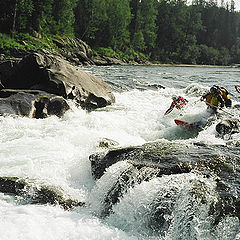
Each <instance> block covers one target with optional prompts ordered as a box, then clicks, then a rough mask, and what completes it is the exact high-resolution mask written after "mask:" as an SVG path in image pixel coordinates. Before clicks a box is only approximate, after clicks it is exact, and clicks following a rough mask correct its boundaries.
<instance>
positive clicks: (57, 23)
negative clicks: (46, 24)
mask: <svg viewBox="0 0 240 240" xmlns="http://www.w3.org/2000/svg"><path fill="white" fill-rule="evenodd" d="M75 6H76V0H54V1H53V7H52V15H53V22H54V24H53V26H52V27H53V33H54V34H57V33H58V34H59V33H61V34H65V35H74V28H73V27H74V21H75V17H74V8H75Z"/></svg>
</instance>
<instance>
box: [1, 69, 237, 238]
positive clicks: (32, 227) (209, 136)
mask: <svg viewBox="0 0 240 240" xmlns="http://www.w3.org/2000/svg"><path fill="white" fill-rule="evenodd" d="M103 70H104V69H103ZM95 71H96V70H95ZM104 71H105V70H104ZM122 71H124V69H122ZM168 71H170V70H168ZM143 72H144V70H143ZM101 74H103V73H101ZM101 74H100V75H101ZM125 74H126V76H125V77H126V78H128V75H127V73H125ZM151 74H153V75H154V73H151ZM151 74H149V76H148V77H149V78H150V76H151ZM182 74H183V73H182ZM199 74H200V73H199ZM123 75H124V74H123ZM172 75H174V74H167V73H164V72H162V73H161V74H159V75H158V77H159V76H162V77H164V78H166V79H167V82H166V85H167V86H166V88H165V89H162V88H158V89H148V88H146V89H138V88H136V87H135V86H129V89H127V90H123V91H114V95H115V97H116V103H115V104H113V105H112V106H108V107H106V108H104V109H99V110H96V111H93V112H87V111H85V110H82V109H79V108H77V107H75V106H74V105H72V106H71V107H72V109H71V110H70V111H68V112H67V113H66V114H65V115H64V117H63V118H60V119H59V118H57V117H55V116H53V117H49V118H46V119H30V118H26V117H24V118H22V117H15V116H9V117H0V136H1V138H0V176H15V177H20V178H28V179H35V180H37V181H39V183H47V184H49V185H56V186H60V187H61V188H63V189H64V190H65V191H66V192H67V193H68V194H69V195H71V196H73V197H75V198H77V199H79V200H81V201H84V202H85V201H87V202H88V203H92V205H91V204H89V205H88V206H87V207H86V208H81V207H79V208H76V209H74V210H72V211H64V210H63V209H62V208H60V207H59V206H48V205H29V204H20V203H19V199H18V198H17V197H15V196H10V195H5V194H2V193H0V213H1V214H0V239H1V240H33V239H34V240H45V239H48V240H78V239H81V240H85V239H88V240H98V239H99V240H100V239H104V240H108V239H109V240H110V239H111V240H112V239H114V240H115V239H116V240H117V239H119V240H128V239H129V240H137V239H161V238H160V237H156V236H152V235H150V234H149V235H148V232H147V230H146V229H145V228H144V226H143V225H144V221H143V220H144V218H143V219H142V218H141V216H139V215H141V214H142V215H144V214H148V213H147V212H146V211H145V209H144V208H145V206H147V203H146V202H147V201H149V199H151V198H154V197H155V196H156V194H159V192H161V193H164V192H165V193H166V192H171V188H177V189H180V190H181V191H183V189H184V186H187V184H188V183H189V181H190V180H191V179H194V178H195V177H196V176H195V175H194V173H192V174H190V175H187V174H186V175H183V176H182V177H181V179H179V181H176V182H174V181H171V182H172V184H173V186H172V187H171V186H169V185H166V184H167V183H168V182H169V181H170V179H169V178H170V177H167V178H162V179H155V180H152V181H155V182H154V183H153V182H148V183H147V182H146V183H142V184H141V185H140V186H138V187H137V188H135V189H134V190H132V191H130V192H129V193H128V195H126V196H124V198H123V199H122V200H121V202H120V204H118V205H117V206H116V207H115V209H114V211H115V214H113V215H111V216H110V217H109V218H107V219H105V220H103V219H101V218H100V217H98V215H97V207H98V204H97V203H95V202H94V200H93V199H95V200H96V201H97V200H98V199H97V198H98V197H99V198H100V196H101V191H102V193H103V189H102V188H98V184H100V183H96V181H95V179H94V178H93V176H92V173H91V165H90V161H89V156H90V155H91V154H92V153H95V152H99V151H105V149H103V148H101V147H99V142H100V141H101V139H104V138H107V139H111V140H114V141H116V142H117V143H118V144H119V145H118V146H122V147H127V146H137V145H142V144H144V143H146V142H150V141H156V140H162V141H169V142H171V141H176V142H179V143H181V142H186V143H187V142H202V143H205V144H223V145H224V144H225V143H226V142H225V140H224V139H221V138H218V137H217V136H216V131H215V126H216V124H217V121H215V122H213V124H212V125H210V126H208V127H207V128H206V129H204V130H203V131H201V132H200V133H198V134H197V135H196V136H190V138H189V136H188V133H186V131H184V130H182V129H181V128H179V127H178V126H176V125H175V123H174V121H173V120H174V119H175V118H181V117H184V116H185V117H186V116H188V115H189V117H188V118H187V120H189V121H191V120H195V119H196V118H198V117H199V116H200V115H201V113H202V114H205V111H206V105H205V104H204V103H203V102H201V101H199V99H200V96H201V94H203V93H204V92H205V91H206V90H208V88H209V84H206V85H205V84H203V83H202V82H201V81H199V82H193V80H190V82H191V83H190V84H189V83H188V84H185V83H184V84H183V83H182V82H181V81H179V78H180V79H181V77H178V76H177V75H175V76H176V78H174V79H173V82H175V85H174V84H173V85H172V86H169V85H170V83H169V82H170V80H171V77H170V76H172ZM104 76H105V78H107V76H106V75H104ZM129 78H131V75H130V77H129ZM140 78H141V76H138V79H137V80H136V79H135V80H134V81H135V82H136V81H137V82H139V79H140ZM143 78H144V77H143V75H142V79H143ZM109 81H110V82H111V81H113V80H112V79H110V80H109ZM119 81H121V78H120V80H119ZM134 81H133V82H134ZM143 82H144V84H146V83H148V78H146V77H145V79H144V81H143ZM150 83H152V81H150ZM163 83H164V82H161V84H163ZM126 84H127V83H126V80H125V79H124V85H125V86H126ZM144 84H143V85H144ZM121 89H123V87H121ZM173 94H175V95H181V96H183V97H185V98H187V99H188V101H189V104H188V106H186V108H185V109H184V110H183V111H179V110H177V109H174V110H173V111H172V112H171V114H169V115H167V116H164V113H165V111H166V110H167V109H168V108H169V106H170V104H171V101H172V100H171V96H172V95H173ZM234 101H235V102H236V101H237V98H235V99H234ZM119 167H120V168H121V167H122V168H124V167H125V166H119ZM171 177H173V176H171ZM204 181H206V180H204ZM106 183H107V181H106V182H105V184H106ZM162 184H163V185H164V186H165V188H166V189H163V187H161V186H162ZM206 185H208V186H209V191H210V192H211V191H213V190H212V189H213V187H212V185H214V183H213V182H211V181H210V180H209V182H207V183H206ZM153 186H155V188H153ZM150 188H151V189H152V192H148V189H150ZM94 194H95V195H94ZM146 195H150V196H146ZM173 195H174V194H173ZM94 196H95V197H94ZM173 197H174V196H173ZM209 198H210V199H211V201H214V193H213V194H210V193H209ZM131 199H134V201H135V203H136V204H137V209H138V210H139V209H140V211H137V212H136V210H134V206H133V205H132V202H131ZM185 200H186V199H185ZM180 204H181V203H179V205H180ZM205 210H206V211H207V209H205ZM205 210H204V211H205ZM175 211H177V209H175ZM204 211H203V215H202V216H200V219H202V221H203V219H204V216H205V215H204ZM145 217H146V218H147V217H149V216H145ZM175 221H176V222H177V221H181V219H175ZM229 221H230V223H231V224H232V226H235V225H234V224H235V223H234V222H235V221H236V220H235V219H230V220H229ZM231 224H230V225H231ZM196 226H197V225H196ZM192 229H194V225H193V227H192ZM206 229H207V227H206ZM145 230H146V231H145ZM195 230H196V231H198V230H197V229H195ZM195 230H194V231H195ZM177 231H178V230H177V229H174V226H173V229H172V232H171V233H169V234H168V235H169V236H168V237H167V238H166V239H175V238H174V237H173V236H175V235H176V234H177ZM218 234H220V233H218ZM220 236H224V234H223V233H222V235H221V234H220ZM172 237H173V238H172ZM176 239H177V238H176ZM197 239H206V238H204V234H203V233H199V237H198V238H197Z"/></svg>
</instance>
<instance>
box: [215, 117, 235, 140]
mask: <svg viewBox="0 0 240 240" xmlns="http://www.w3.org/2000/svg"><path fill="white" fill-rule="evenodd" d="M216 131H217V133H218V134H219V136H221V137H224V136H225V135H230V136H231V135H232V134H234V133H239V132H240V121H239V120H238V119H224V120H222V121H221V122H219V123H218V124H217V125H216Z"/></svg>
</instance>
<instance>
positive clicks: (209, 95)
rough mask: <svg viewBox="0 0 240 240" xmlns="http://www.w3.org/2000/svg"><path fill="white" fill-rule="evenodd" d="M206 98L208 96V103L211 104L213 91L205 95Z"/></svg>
mask: <svg viewBox="0 0 240 240" xmlns="http://www.w3.org/2000/svg"><path fill="white" fill-rule="evenodd" d="M205 98H206V104H207V105H208V106H210V104H211V100H212V94H211V93H208V94H207V95H206V96H205Z"/></svg>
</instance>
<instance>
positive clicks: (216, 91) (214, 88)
mask: <svg viewBox="0 0 240 240" xmlns="http://www.w3.org/2000/svg"><path fill="white" fill-rule="evenodd" d="M210 92H211V93H213V94H218V93H219V90H218V89H217V87H216V86H212V87H211V88H210Z"/></svg>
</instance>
